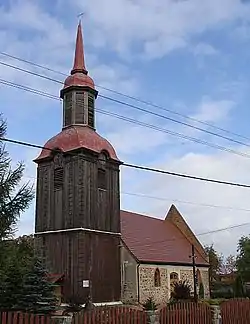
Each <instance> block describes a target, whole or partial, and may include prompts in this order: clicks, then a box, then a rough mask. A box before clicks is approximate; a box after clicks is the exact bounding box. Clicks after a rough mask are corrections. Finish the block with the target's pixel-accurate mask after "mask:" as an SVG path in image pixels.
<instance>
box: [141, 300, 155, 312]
mask: <svg viewBox="0 0 250 324" xmlns="http://www.w3.org/2000/svg"><path fill="white" fill-rule="evenodd" d="M142 306H143V308H144V309H145V310H147V311H150V310H156V309H157V304H156V303H155V301H154V298H153V297H149V298H148V299H147V300H146V302H145V303H143V304H142Z"/></svg>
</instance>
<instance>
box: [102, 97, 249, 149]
mask: <svg viewBox="0 0 250 324" xmlns="http://www.w3.org/2000/svg"><path fill="white" fill-rule="evenodd" d="M99 97H101V98H103V99H107V100H110V101H113V102H116V103H118V104H120V105H124V106H127V107H130V108H134V109H137V110H139V111H142V112H144V113H147V114H150V115H153V116H156V117H159V118H163V119H166V120H169V121H171V122H173V123H177V124H180V125H183V126H187V127H190V128H192V129H195V130H198V131H201V132H204V133H206V134H209V135H213V136H216V137H219V138H222V139H224V140H227V141H230V142H233V143H236V144H240V145H243V146H247V147H250V145H249V144H246V143H244V142H241V141H237V140H234V139H232V138H230V137H227V136H223V135H220V134H217V133H214V132H211V131H209V130H206V129H203V128H200V127H196V126H193V125H191V124H188V123H185V122H182V121H179V120H177V119H173V118H170V117H167V116H163V115H161V114H158V113H155V112H153V111H150V110H147V109H144V108H141V107H138V106H135V105H131V104H129V103H126V102H123V101H121V100H117V99H114V98H110V97H107V96H103V95H99Z"/></svg>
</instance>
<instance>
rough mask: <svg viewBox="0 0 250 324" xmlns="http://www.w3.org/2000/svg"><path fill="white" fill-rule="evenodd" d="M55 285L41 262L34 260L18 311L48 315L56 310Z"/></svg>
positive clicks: (23, 285) (26, 276)
mask: <svg viewBox="0 0 250 324" xmlns="http://www.w3.org/2000/svg"><path fill="white" fill-rule="evenodd" d="M55 307H56V298H55V296H54V285H53V284H52V283H50V282H49V281H48V280H47V273H46V271H45V269H44V268H43V266H42V264H41V262H40V261H39V260H36V259H34V261H33V263H32V265H31V268H30V271H28V272H27V273H26V274H25V276H24V278H23V283H22V291H20V296H19V300H18V302H17V305H16V309H18V310H22V311H24V312H31V313H40V314H47V313H50V312H52V311H54V310H55Z"/></svg>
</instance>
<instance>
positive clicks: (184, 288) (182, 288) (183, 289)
mask: <svg viewBox="0 0 250 324" xmlns="http://www.w3.org/2000/svg"><path fill="white" fill-rule="evenodd" d="M171 298H173V299H174V300H188V299H191V286H190V284H189V283H188V282H187V281H186V280H184V281H179V282H175V283H174V285H173V291H172V294H171Z"/></svg>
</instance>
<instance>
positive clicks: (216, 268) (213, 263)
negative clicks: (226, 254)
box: [205, 245, 222, 283]
mask: <svg viewBox="0 0 250 324" xmlns="http://www.w3.org/2000/svg"><path fill="white" fill-rule="evenodd" d="M205 251H206V253H207V255H208V259H209V265H210V267H209V279H210V283H212V282H214V281H216V280H217V279H218V275H219V273H220V269H221V265H222V256H220V255H219V254H218V252H217V251H216V250H215V249H214V247H213V245H211V246H206V247H205Z"/></svg>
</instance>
